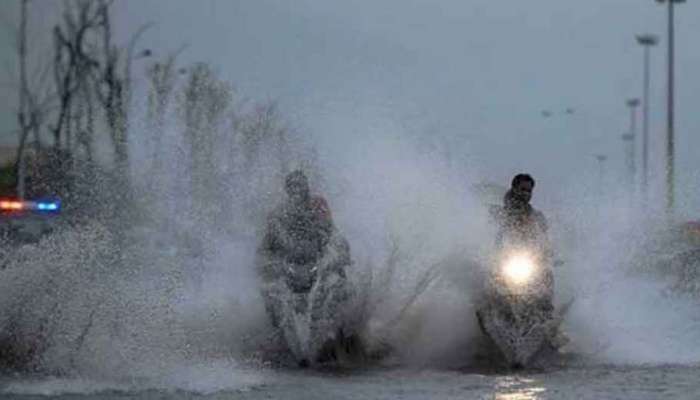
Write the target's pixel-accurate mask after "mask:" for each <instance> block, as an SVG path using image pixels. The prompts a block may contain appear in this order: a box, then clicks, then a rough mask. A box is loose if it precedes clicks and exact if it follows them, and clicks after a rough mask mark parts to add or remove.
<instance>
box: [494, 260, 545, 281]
mask: <svg viewBox="0 0 700 400" xmlns="http://www.w3.org/2000/svg"><path fill="white" fill-rule="evenodd" d="M536 268H537V267H536V265H535V262H534V260H533V259H532V257H531V256H530V255H529V254H524V253H520V254H513V255H511V256H510V257H508V258H506V260H505V262H504V263H503V266H502V268H501V273H502V275H503V276H504V277H505V279H506V282H507V283H508V284H512V285H515V286H522V285H524V284H526V283H528V281H530V279H531V278H532V276H533V275H534V274H535V270H536Z"/></svg>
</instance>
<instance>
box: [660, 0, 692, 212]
mask: <svg viewBox="0 0 700 400" xmlns="http://www.w3.org/2000/svg"><path fill="white" fill-rule="evenodd" d="M656 2H657V3H668V88H667V90H668V93H667V120H666V127H667V132H666V212H667V214H668V217H669V219H671V218H672V217H673V212H674V203H675V199H674V194H675V190H674V189H675V188H674V178H675V176H674V172H675V171H674V161H675V154H674V146H675V141H674V132H673V128H674V109H673V107H674V89H675V88H674V85H675V81H674V62H675V60H674V46H675V28H674V5H675V4H676V3H685V0H656Z"/></svg>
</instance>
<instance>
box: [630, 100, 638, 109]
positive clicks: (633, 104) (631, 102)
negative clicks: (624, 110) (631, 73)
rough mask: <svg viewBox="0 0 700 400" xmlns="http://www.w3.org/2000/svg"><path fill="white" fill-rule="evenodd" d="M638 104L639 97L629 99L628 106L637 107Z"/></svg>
mask: <svg viewBox="0 0 700 400" xmlns="http://www.w3.org/2000/svg"><path fill="white" fill-rule="evenodd" d="M638 105H639V99H637V98H634V99H629V100H627V106H628V107H630V108H634V107H637V106H638Z"/></svg>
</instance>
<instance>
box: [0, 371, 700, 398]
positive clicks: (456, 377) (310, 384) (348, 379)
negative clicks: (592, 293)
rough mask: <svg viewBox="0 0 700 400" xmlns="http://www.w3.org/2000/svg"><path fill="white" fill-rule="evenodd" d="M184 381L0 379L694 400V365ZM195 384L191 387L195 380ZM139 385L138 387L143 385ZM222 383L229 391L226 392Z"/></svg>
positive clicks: (13, 383)
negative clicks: (152, 382) (161, 382)
mask: <svg viewBox="0 0 700 400" xmlns="http://www.w3.org/2000/svg"><path fill="white" fill-rule="evenodd" d="M210 372H211V375H209V376H206V374H205V375H200V376H196V377H195V376H189V377H182V378H183V379H182V381H181V382H173V383H172V386H170V387H165V386H161V387H151V388H149V387H148V385H143V384H140V383H138V382H131V383H124V384H120V385H117V384H106V383H100V382H90V381H81V380H62V379H58V378H52V379H48V378H42V379H35V380H32V379H9V378H7V379H5V380H4V381H3V382H2V384H1V385H0V387H1V388H2V389H1V390H2V392H1V393H2V397H3V398H8V399H34V398H47V397H48V398H54V399H78V398H79V399H122V398H137V399H158V398H172V399H193V398H196V399H498V400H534V399H637V400H639V399H660V398H674V399H697V398H700V379H698V376H700V367H697V366H672V365H649V366H634V367H632V366H629V367H623V366H604V365H593V366H590V365H589V366H580V365H579V366H569V367H563V368H560V369H557V370H550V371H539V372H524V373H515V372H509V371H473V370H471V371H465V370H431V369H428V370H418V369H380V370H378V369H368V370H356V371H331V372H328V371H326V372H324V371H264V370H263V371H248V372H244V371H240V370H238V371H229V373H226V371H225V370H223V369H221V370H218V371H215V370H210ZM194 380H196V381H197V382H195V381H194ZM142 385H143V386H142ZM227 386H228V387H227Z"/></svg>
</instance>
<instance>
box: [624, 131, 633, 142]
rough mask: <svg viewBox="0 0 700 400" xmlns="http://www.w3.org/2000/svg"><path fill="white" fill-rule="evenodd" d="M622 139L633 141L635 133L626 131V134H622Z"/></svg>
mask: <svg viewBox="0 0 700 400" xmlns="http://www.w3.org/2000/svg"><path fill="white" fill-rule="evenodd" d="M622 140H624V141H625V142H631V141H633V140H634V135H633V134H631V133H625V134H624V135H622Z"/></svg>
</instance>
